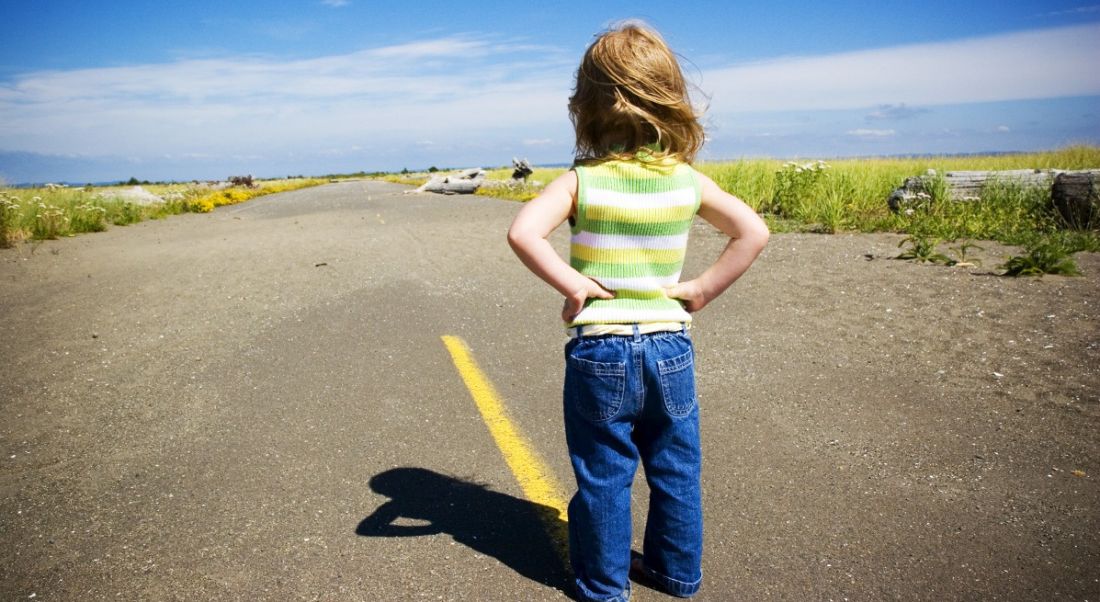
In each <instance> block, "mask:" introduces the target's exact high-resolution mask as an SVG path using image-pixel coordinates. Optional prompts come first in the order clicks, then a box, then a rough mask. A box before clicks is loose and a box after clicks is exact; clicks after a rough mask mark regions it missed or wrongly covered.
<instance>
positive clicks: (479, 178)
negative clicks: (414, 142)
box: [410, 167, 485, 194]
mask: <svg viewBox="0 0 1100 602" xmlns="http://www.w3.org/2000/svg"><path fill="white" fill-rule="evenodd" d="M483 182H485V170H483V169H481V168H480V167H474V168H473V169H467V170H464V171H462V172H460V173H458V174H451V175H446V176H432V178H431V179H430V180H428V181H427V182H425V183H424V185H423V186H421V187H420V188H417V189H416V190H413V191H410V192H438V193H441V194H473V193H475V192H477V189H478V188H479V187H481V184H482V183H483Z"/></svg>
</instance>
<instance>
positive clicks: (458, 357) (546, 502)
mask: <svg viewBox="0 0 1100 602" xmlns="http://www.w3.org/2000/svg"><path fill="white" fill-rule="evenodd" d="M442 339H443V344H444V345H446V347H447V351H449V352H450V353H451V359H452V360H453V361H454V364H455V368H457V369H458V373H459V374H460V375H461V376H462V380H463V381H464V382H465V383H466V388H467V389H469V390H470V395H471V396H472V397H473V398H474V403H476V404H477V409H478V410H479V411H480V412H481V418H482V419H483V420H484V421H485V425H486V426H488V427H489V432H490V433H491V434H492V435H493V439H494V440H495V441H496V444H497V447H499V448H500V451H501V453H502V454H504V460H505V461H506V462H507V463H508V467H509V468H511V469H512V474H514V475H515V476H516V480H518V481H519V486H520V487H521V488H522V489H523V493H524V495H526V496H527V499H528V500H530V501H532V502H534V503H536V504H539V505H541V506H546V507H548V508H549V509H552V511H550V510H544V511H540V513H539V514H540V517H541V518H542V519H543V522H544V523H545V525H546V527H547V531H548V532H549V534H550V536H551V537H553V538H554V539H555V540H556V542H557V544H558V550H559V552H564V550H565V547H566V546H567V545H568V542H569V535H568V531H567V527H566V522H565V521H566V520H567V519H566V511H565V508H566V502H565V501H564V500H563V498H562V496H561V494H560V493H559V492H560V491H562V488H561V486H559V485H558V483H557V481H556V480H555V479H554V476H553V473H551V472H550V469H549V468H548V467H547V466H546V463H545V462H543V460H542V459H541V458H540V457H539V455H538V453H537V452H536V451H535V448H534V447H532V446H531V443H530V442H528V441H527V439H526V438H525V437H524V436H523V434H522V433H521V432H520V431H519V428H518V427H516V425H515V424H514V423H513V422H512V421H511V420H509V419H508V415H507V413H506V412H505V409H504V403H503V402H501V400H500V396H499V395H497V392H496V389H494V388H493V383H492V382H490V381H489V379H488V377H486V376H485V373H484V372H482V371H481V368H479V367H478V365H477V362H475V361H474V358H473V355H471V354H470V349H469V348H468V347H467V346H466V342H465V341H463V340H462V339H460V338H458V337H454V336H443V337H442Z"/></svg>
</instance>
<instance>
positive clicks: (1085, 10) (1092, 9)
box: [1042, 4, 1100, 17]
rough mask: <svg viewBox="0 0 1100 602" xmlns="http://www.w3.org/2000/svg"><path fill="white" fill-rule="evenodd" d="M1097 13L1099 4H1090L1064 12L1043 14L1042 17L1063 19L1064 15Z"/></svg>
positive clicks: (1099, 8) (1099, 10)
mask: <svg viewBox="0 0 1100 602" xmlns="http://www.w3.org/2000/svg"><path fill="white" fill-rule="evenodd" d="M1098 12H1100V4H1091V5H1089V6H1077V7H1074V8H1070V9H1066V10H1056V11H1052V12H1049V13H1043V15H1042V16H1044V17H1063V16H1066V15H1089V14H1092V13H1098Z"/></svg>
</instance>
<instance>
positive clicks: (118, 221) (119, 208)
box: [107, 201, 144, 226]
mask: <svg viewBox="0 0 1100 602" xmlns="http://www.w3.org/2000/svg"><path fill="white" fill-rule="evenodd" d="M107 215H108V216H109V218H110V220H111V223H112V224H114V225H116V226H129V225H130V224H136V223H137V222H140V221H141V220H142V218H143V217H144V212H143V211H142V209H141V206H140V205H137V204H135V203H128V202H125V201H123V202H121V203H116V204H114V206H113V207H112V208H111V210H109V211H108V212H107Z"/></svg>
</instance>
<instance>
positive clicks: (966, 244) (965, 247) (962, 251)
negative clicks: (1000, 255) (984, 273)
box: [951, 241, 984, 267]
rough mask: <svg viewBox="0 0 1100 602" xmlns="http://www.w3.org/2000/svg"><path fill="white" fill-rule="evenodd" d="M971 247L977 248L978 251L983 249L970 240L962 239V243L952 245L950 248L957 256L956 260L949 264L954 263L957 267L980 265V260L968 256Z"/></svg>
mask: <svg viewBox="0 0 1100 602" xmlns="http://www.w3.org/2000/svg"><path fill="white" fill-rule="evenodd" d="M971 249H977V250H979V251H983V250H984V249H983V248H982V247H979V246H978V245H976V244H974V243H972V242H970V241H963V243H962V244H960V245H959V246H957V247H952V248H951V250H952V251H954V252H955V253H957V254H958V256H959V258H958V260H955V261H954V263H952V264H951V265H956V266H959V267H964V266H975V265H982V262H981V261H979V260H977V259H974V258H972V257H970V250H971Z"/></svg>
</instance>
